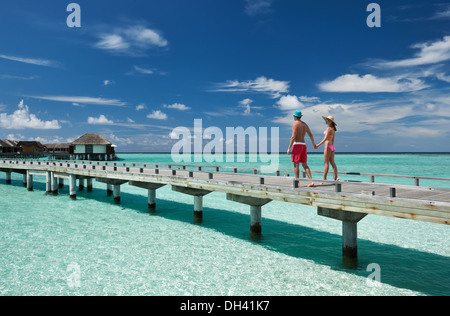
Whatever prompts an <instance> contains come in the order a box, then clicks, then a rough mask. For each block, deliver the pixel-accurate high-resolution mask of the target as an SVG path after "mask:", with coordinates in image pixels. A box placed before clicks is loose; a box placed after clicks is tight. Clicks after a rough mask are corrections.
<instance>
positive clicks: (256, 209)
mask: <svg viewBox="0 0 450 316" xmlns="http://www.w3.org/2000/svg"><path fill="white" fill-rule="evenodd" d="M227 200H230V201H234V202H238V203H242V204H246V205H249V206H250V233H251V234H252V235H260V234H261V232H262V226H261V221H262V216H261V209H262V206H264V205H266V204H267V203H269V202H271V201H272V200H269V199H259V198H254V197H251V196H243V195H236V194H231V193H227Z"/></svg>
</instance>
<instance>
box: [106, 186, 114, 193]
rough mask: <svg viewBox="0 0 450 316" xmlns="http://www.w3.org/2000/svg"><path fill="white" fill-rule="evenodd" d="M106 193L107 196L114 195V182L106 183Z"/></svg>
mask: <svg viewBox="0 0 450 316" xmlns="http://www.w3.org/2000/svg"><path fill="white" fill-rule="evenodd" d="M106 195H107V196H111V195H113V186H112V184H107V185H106Z"/></svg>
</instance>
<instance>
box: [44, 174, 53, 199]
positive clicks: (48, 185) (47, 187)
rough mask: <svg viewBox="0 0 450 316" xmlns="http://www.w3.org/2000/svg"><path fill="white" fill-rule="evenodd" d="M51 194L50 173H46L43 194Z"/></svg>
mask: <svg viewBox="0 0 450 316" xmlns="http://www.w3.org/2000/svg"><path fill="white" fill-rule="evenodd" d="M51 192H52V173H51V172H50V171H47V177H46V179H45V193H46V194H50V193H51Z"/></svg>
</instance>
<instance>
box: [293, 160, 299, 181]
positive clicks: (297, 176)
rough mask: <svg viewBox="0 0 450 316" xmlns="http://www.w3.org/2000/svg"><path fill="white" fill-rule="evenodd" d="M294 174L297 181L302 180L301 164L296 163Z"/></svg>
mask: <svg viewBox="0 0 450 316" xmlns="http://www.w3.org/2000/svg"><path fill="white" fill-rule="evenodd" d="M294 173H295V178H296V179H298V178H300V163H298V162H294Z"/></svg>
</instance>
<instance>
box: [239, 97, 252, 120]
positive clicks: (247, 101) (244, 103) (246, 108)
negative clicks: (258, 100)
mask: <svg viewBox="0 0 450 316" xmlns="http://www.w3.org/2000/svg"><path fill="white" fill-rule="evenodd" d="M252 103H253V100H252V99H249V98H247V99H244V100H242V101H240V102H239V105H240V106H241V107H243V108H244V115H245V116H248V115H250V114H251V111H252V109H251V106H250V104H252Z"/></svg>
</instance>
